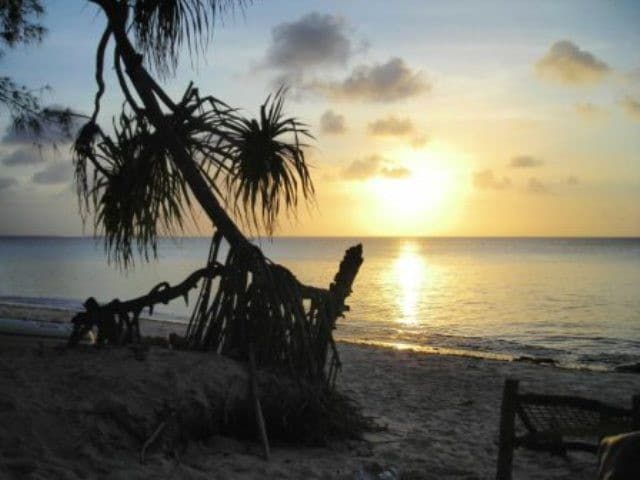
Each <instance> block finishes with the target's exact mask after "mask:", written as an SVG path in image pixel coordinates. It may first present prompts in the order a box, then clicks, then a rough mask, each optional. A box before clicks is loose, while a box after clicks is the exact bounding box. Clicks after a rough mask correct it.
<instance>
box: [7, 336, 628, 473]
mask: <svg viewBox="0 0 640 480" xmlns="http://www.w3.org/2000/svg"><path fill="white" fill-rule="evenodd" d="M56 345H60V342H59V341H55V340H49V341H46V342H44V343H43V342H42V341H39V340H37V339H24V338H23V339H21V340H19V341H18V340H17V338H16V337H4V338H3V339H2V342H1V343H0V399H1V401H0V419H1V420H0V446H1V447H0V476H1V477H2V478H16V479H22V478H25V479H58V478H60V479H80V478H105V479H117V478H118V479H135V478H140V479H142V478H193V479H211V478H220V479H226V478H240V479H262V478H287V479H301V478H309V479H330V478H337V479H352V478H356V472H357V471H358V470H359V469H362V468H371V467H372V466H373V464H378V465H379V466H381V467H387V466H392V465H393V466H396V467H398V468H399V469H400V470H401V471H402V475H403V476H402V477H401V478H408V479H441V478H451V479H454V478H455V479H467V480H471V479H490V478H493V477H494V476H495V463H496V455H497V448H496V442H497V433H498V417H499V410H500V400H501V390H502V385H503V382H504V379H505V378H507V377H513V378H518V379H520V380H521V382H522V383H521V385H522V389H523V390H531V391H536V392H547V393H551V392H553V393H564V394H576V395H583V396H589V397H593V398H599V399H602V400H606V401H608V402H612V403H618V404H621V405H626V404H627V403H628V402H629V401H630V398H631V395H632V394H633V393H638V392H640V377H638V376H637V375H631V374H620V373H601V372H589V371H575V370H565V369H560V368H556V367H551V366H544V365H531V364H525V363H519V362H518V363H516V362H504V361H495V360H485V359H477V358H468V357H460V356H447V355H433V354H431V355H429V354H423V353H414V352H410V351H398V350H388V349H380V348H374V347H365V346H356V345H347V344H341V345H340V347H339V348H340V352H341V355H342V359H343V362H344V367H343V372H342V374H341V375H340V377H339V389H340V390H342V391H343V392H345V393H347V394H348V395H350V396H351V397H353V398H354V399H356V400H357V401H358V402H359V403H360V404H361V405H362V407H363V409H364V413H365V414H366V415H370V416H372V417H374V418H375V419H376V422H377V423H378V424H380V425H383V426H385V427H386V429H385V430H384V431H382V432H375V433H370V434H367V435H366V436H365V439H364V440H362V441H355V440H354V441H344V442H339V443H337V444H335V445H331V446H330V447H326V448H301V447H296V446H286V445H274V446H273V450H272V458H271V460H270V461H269V462H265V461H264V460H263V459H262V458H261V454H260V452H261V450H260V447H259V445H258V444H254V443H250V442H242V441H238V440H232V439H229V438H225V437H222V436H214V437H211V438H208V439H206V440H190V441H187V442H184V444H183V446H182V447H181V448H179V449H177V450H175V451H174V452H173V454H172V455H167V454H166V452H163V451H162V449H161V448H157V447H156V448H151V449H149V451H148V452H146V458H145V464H144V465H142V464H141V463H140V447H141V444H142V442H141V439H140V438H136V432H135V431H134V432H132V431H130V430H132V425H133V426H134V427H133V430H135V429H136V428H138V427H139V431H146V432H148V431H151V430H153V429H154V428H155V426H156V424H157V422H158V416H157V414H158V412H159V411H161V410H162V408H163V405H167V404H169V403H172V402H174V403H175V402H185V401H186V402H190V404H191V405H194V404H196V405H200V406H201V407H202V406H203V405H205V404H206V402H207V398H208V396H209V397H210V396H211V392H213V391H217V392H227V393H226V394H225V395H229V396H233V395H239V396H242V395H245V394H246V385H247V376H246V371H245V368H244V366H242V365H240V364H238V363H235V362H233V361H231V360H228V359H225V358H220V357H217V356H214V355H205V354H199V353H191V352H179V351H173V350H169V349H166V348H161V347H152V348H151V349H150V350H149V352H148V354H147V356H146V358H145V359H144V360H142V361H140V360H136V358H135V355H134V352H133V351H132V350H131V349H130V348H127V347H121V348H105V349H96V348H93V347H90V346H84V347H82V348H79V349H77V350H74V351H65V350H62V349H60V348H57V347H56ZM128 430H129V431H128ZM595 472H596V458H595V457H594V456H592V455H587V454H570V457H569V460H564V459H562V458H558V457H552V456H549V455H547V454H542V453H534V452H526V451H521V450H519V451H517V452H516V456H515V462H514V478H517V479H541V478H544V479H571V478H594V476H595Z"/></svg>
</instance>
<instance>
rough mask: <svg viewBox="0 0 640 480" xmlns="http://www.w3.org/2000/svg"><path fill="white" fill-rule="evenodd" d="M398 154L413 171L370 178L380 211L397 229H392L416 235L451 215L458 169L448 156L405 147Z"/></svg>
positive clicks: (396, 232)
mask: <svg viewBox="0 0 640 480" xmlns="http://www.w3.org/2000/svg"><path fill="white" fill-rule="evenodd" d="M390 157H391V156H390ZM396 158H398V159H399V161H398V162H397V164H398V165H399V166H402V167H404V168H406V169H407V170H408V171H409V173H408V174H407V175H406V176H403V177H400V178H386V177H377V178H374V179H372V180H370V182H369V188H370V191H371V193H372V195H373V196H374V198H375V201H376V203H377V205H376V212H377V215H379V216H380V217H381V218H380V220H382V221H384V223H385V224H387V225H389V227H390V228H391V229H393V232H390V233H393V234H408V235H415V234H416V233H419V232H420V231H422V230H424V227H425V226H428V227H429V228H430V229H432V228H433V227H434V225H435V226H437V225H438V224H440V223H441V222H442V221H443V220H445V219H446V218H447V217H450V215H451V213H452V207H453V205H454V203H455V202H456V201H457V199H456V197H457V195H458V193H457V192H456V191H455V190H456V182H455V177H454V173H453V171H452V169H451V167H450V166H448V165H445V162H444V157H438V156H436V155H435V153H433V152H424V151H420V152H415V151H403V152H400V153H399V154H398V156H397V157H396ZM447 164H448V162H447Z"/></svg>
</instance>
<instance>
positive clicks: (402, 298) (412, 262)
mask: <svg viewBox="0 0 640 480" xmlns="http://www.w3.org/2000/svg"><path fill="white" fill-rule="evenodd" d="M393 272H394V276H395V280H396V282H397V284H398V286H399V292H398V296H397V302H398V307H399V309H400V312H401V318H400V321H401V322H402V323H404V324H406V325H416V324H417V323H418V300H419V298H420V292H421V290H422V284H423V282H424V280H425V276H426V265H425V262H424V259H423V258H422V256H421V255H420V253H419V252H418V245H417V244H416V243H413V242H407V243H404V244H403V245H402V247H401V249H400V254H399V255H398V257H397V258H396V260H395V262H394V264H393Z"/></svg>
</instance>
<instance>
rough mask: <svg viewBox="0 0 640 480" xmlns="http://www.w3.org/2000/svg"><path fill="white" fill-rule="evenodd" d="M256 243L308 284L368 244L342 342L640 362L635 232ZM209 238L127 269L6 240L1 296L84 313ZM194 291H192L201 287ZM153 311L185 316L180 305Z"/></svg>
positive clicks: (98, 256)
mask: <svg viewBox="0 0 640 480" xmlns="http://www.w3.org/2000/svg"><path fill="white" fill-rule="evenodd" d="M257 243H259V244H260V245H261V246H262V248H263V249H264V251H265V253H266V254H267V256H268V257H269V258H271V259H272V260H274V261H276V262H278V263H281V264H283V265H284V266H286V267H287V268H289V269H290V270H291V271H292V272H293V273H294V274H295V275H296V276H297V277H298V278H299V279H300V280H301V281H302V282H304V283H307V284H311V285H315V286H320V287H327V286H328V285H329V283H330V282H331V280H332V278H333V275H334V274H335V272H336V271H337V268H338V263H339V261H340V259H341V258H342V255H343V253H344V250H345V249H346V248H347V247H349V246H351V245H354V244H356V243H362V244H363V246H364V258H365V261H364V264H363V265H362V268H361V270H360V273H359V274H358V277H357V278H356V281H355V284H354V287H353V294H352V296H351V297H350V298H349V300H348V302H347V303H348V304H349V305H350V307H351V310H350V312H348V313H347V315H346V317H345V318H344V319H340V320H339V322H338V328H337V330H336V332H335V335H336V337H337V338H338V339H339V340H342V341H349V342H358V343H370V344H376V345H381V346H386V347H393V348H412V349H416V350H422V351H438V352H443V353H457V354H463V355H475V356H483V357H490V358H504V359H511V358H517V357H532V358H537V359H552V360H553V361H554V362H556V363H557V364H559V365H561V366H565V367H569V368H589V369H596V370H609V369H612V368H614V367H615V366H617V365H620V364H626V363H635V362H640V239H637V238H628V239H610V238H589V239H587V238H276V239H274V240H272V241H270V240H262V241H260V242H257ZM208 247H209V239H206V238H183V239H177V240H172V239H164V240H162V241H161V243H160V249H159V258H158V260H157V261H152V262H150V263H148V264H145V263H143V262H140V261H137V263H136V264H135V266H134V268H133V269H132V270H130V271H128V272H123V271H121V270H119V269H118V268H117V267H116V266H114V265H108V264H107V260H106V255H105V253H104V250H103V248H102V244H101V243H100V242H99V241H96V240H94V239H91V238H60V237H54V238H52V237H0V305H1V304H13V305H15V304H18V305H29V306H34V307H52V308H57V309H61V310H70V311H73V310H77V309H79V308H80V306H81V303H82V302H83V301H84V299H86V298H87V297H89V296H93V297H96V298H97V299H98V300H99V301H110V300H112V299H114V298H119V299H121V300H124V299H127V298H131V297H135V296H138V295H141V294H143V293H146V292H147V291H148V290H149V289H150V288H152V287H153V286H154V285H155V284H157V283H159V282H161V281H168V282H170V283H172V284H174V283H177V282H179V281H181V280H182V279H184V278H185V277H186V276H187V275H188V274H189V273H190V272H191V271H193V270H195V269H197V268H199V267H201V266H203V265H204V263H205V262H206V258H207V251H208ZM192 300H195V295H193V298H192ZM157 310H158V311H157V312H156V313H154V318H159V319H160V320H166V321H178V322H185V321H186V319H187V318H188V315H189V310H188V307H187V306H185V304H184V301H182V300H176V301H175V303H172V304H170V305H167V306H161V307H160V308H158V309H157Z"/></svg>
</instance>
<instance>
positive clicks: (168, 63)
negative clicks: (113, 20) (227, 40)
mask: <svg viewBox="0 0 640 480" xmlns="http://www.w3.org/2000/svg"><path fill="white" fill-rule="evenodd" d="M245 3H246V2H245V1H244V0H169V1H167V0H137V1H135V2H133V5H132V10H133V15H132V21H131V28H132V30H133V34H134V36H135V38H136V43H137V46H138V48H139V49H140V51H142V52H143V54H144V56H145V58H146V59H147V61H148V62H149V65H150V66H152V67H153V68H155V70H156V71H157V72H158V73H159V74H160V75H161V76H167V75H169V74H171V73H173V72H175V69H176V67H177V66H178V59H179V55H180V50H181V48H182V47H183V46H185V43H186V46H187V47H188V49H189V51H190V52H191V53H194V52H195V53H202V52H204V50H205V49H206V47H207V45H208V44H209V42H210V40H211V35H212V33H213V26H214V23H215V21H216V19H217V17H218V16H220V15H222V14H224V13H227V12H228V11H231V10H233V9H234V8H235V7H237V6H239V7H242V6H244V4H245Z"/></svg>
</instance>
